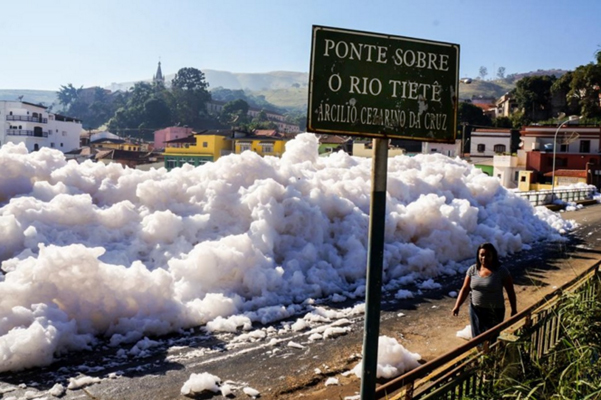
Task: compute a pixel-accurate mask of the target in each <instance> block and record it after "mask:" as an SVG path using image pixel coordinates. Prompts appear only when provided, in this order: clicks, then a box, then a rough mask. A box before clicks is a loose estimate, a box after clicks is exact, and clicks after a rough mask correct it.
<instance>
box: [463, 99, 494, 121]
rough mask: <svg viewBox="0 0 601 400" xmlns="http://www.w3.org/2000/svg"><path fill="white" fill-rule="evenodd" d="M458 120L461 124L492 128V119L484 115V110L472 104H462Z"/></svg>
mask: <svg viewBox="0 0 601 400" xmlns="http://www.w3.org/2000/svg"><path fill="white" fill-rule="evenodd" d="M457 119H458V121H459V123H465V124H467V125H479V126H491V125H492V121H491V119H490V117H488V116H487V115H484V112H483V111H482V109H481V108H480V107H478V106H475V105H473V104H472V103H466V102H461V103H459V108H458V110H457Z"/></svg>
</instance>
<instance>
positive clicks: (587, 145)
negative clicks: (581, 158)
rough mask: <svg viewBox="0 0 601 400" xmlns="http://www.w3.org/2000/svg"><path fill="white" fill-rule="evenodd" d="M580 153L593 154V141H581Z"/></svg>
mask: <svg viewBox="0 0 601 400" xmlns="http://www.w3.org/2000/svg"><path fill="white" fill-rule="evenodd" d="M580 152H581V153H590V152H591V141H590V140H581V141H580Z"/></svg>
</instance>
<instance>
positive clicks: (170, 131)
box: [154, 126, 192, 150]
mask: <svg viewBox="0 0 601 400" xmlns="http://www.w3.org/2000/svg"><path fill="white" fill-rule="evenodd" d="M191 134H192V128H188V127H182V126H170V127H169V128H165V129H160V130H158V131H155V132H154V148H155V149H157V150H162V149H164V148H165V142H167V141H169V140H173V139H181V138H185V137H187V136H190V135H191Z"/></svg>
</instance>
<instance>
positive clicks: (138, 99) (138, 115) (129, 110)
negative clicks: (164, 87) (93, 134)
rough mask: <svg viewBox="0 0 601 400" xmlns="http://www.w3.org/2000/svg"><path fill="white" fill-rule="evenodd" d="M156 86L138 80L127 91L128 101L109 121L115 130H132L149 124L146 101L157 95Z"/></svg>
mask: <svg viewBox="0 0 601 400" xmlns="http://www.w3.org/2000/svg"><path fill="white" fill-rule="evenodd" d="M155 95H156V94H155V88H154V87H153V86H152V85H151V84H150V83H146V82H138V83H136V84H135V85H134V87H133V88H131V89H129V91H128V93H127V102H126V103H125V105H124V106H122V107H120V108H119V109H118V110H117V111H116V112H115V114H114V115H113V118H111V119H110V121H109V124H108V126H109V129H110V130H112V131H114V132H122V133H125V132H130V131H131V130H134V129H137V128H139V127H140V126H148V124H147V123H146V118H147V117H148V114H147V111H146V110H147V108H145V105H146V103H147V102H148V101H149V100H151V99H152V98H153V97H154V96H155Z"/></svg>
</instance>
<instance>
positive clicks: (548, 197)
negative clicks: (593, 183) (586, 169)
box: [514, 188, 596, 206]
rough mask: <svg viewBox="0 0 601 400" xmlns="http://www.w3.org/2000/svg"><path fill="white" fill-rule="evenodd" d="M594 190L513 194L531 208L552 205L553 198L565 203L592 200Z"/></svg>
mask: <svg viewBox="0 0 601 400" xmlns="http://www.w3.org/2000/svg"><path fill="white" fill-rule="evenodd" d="M595 192H596V190H595V189H593V188H590V189H589V188H584V189H556V190H554V191H553V193H551V191H550V190H539V191H529V192H514V193H515V194H517V195H518V196H521V197H524V198H525V199H527V200H528V201H529V202H530V204H532V205H533V206H544V205H547V204H553V197H555V199H559V200H562V201H565V202H576V201H581V200H589V199H592V198H593V195H594V194H595Z"/></svg>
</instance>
